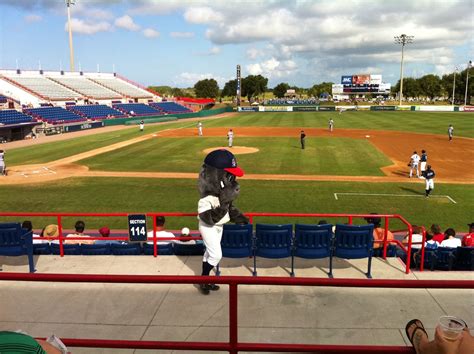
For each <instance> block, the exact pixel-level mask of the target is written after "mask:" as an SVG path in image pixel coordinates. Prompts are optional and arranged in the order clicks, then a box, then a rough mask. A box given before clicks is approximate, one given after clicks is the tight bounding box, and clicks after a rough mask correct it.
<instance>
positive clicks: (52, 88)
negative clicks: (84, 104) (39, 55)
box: [9, 76, 81, 101]
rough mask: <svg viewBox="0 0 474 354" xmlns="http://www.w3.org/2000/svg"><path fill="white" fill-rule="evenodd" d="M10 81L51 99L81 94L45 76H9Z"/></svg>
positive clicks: (78, 96)
mask: <svg viewBox="0 0 474 354" xmlns="http://www.w3.org/2000/svg"><path fill="white" fill-rule="evenodd" d="M9 80H10V81H13V82H16V83H17V84H19V85H20V86H23V87H25V88H26V89H28V90H30V91H32V92H34V93H36V94H37V95H39V96H42V97H45V98H47V99H49V100H51V101H61V100H74V99H76V98H80V97H81V95H80V94H78V93H77V92H74V91H72V90H70V89H68V88H66V87H64V86H61V85H59V84H57V83H55V82H53V81H51V80H49V79H47V78H45V77H40V76H38V77H22V76H18V77H15V78H9Z"/></svg>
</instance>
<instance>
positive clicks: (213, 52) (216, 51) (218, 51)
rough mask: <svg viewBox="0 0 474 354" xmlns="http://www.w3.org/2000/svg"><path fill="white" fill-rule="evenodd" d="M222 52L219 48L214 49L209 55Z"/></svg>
mask: <svg viewBox="0 0 474 354" xmlns="http://www.w3.org/2000/svg"><path fill="white" fill-rule="evenodd" d="M220 52H221V48H219V47H212V48H211V49H210V50H209V55H217V54H219V53H220Z"/></svg>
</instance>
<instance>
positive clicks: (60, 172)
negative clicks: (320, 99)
mask: <svg viewBox="0 0 474 354" xmlns="http://www.w3.org/2000/svg"><path fill="white" fill-rule="evenodd" d="M233 129H234V132H235V136H236V138H235V140H236V142H238V139H239V138H240V137H259V136H265V137H269V136H273V137H295V139H299V132H300V129H299V128H267V127H265V128H255V127H237V128H233ZM227 131H228V128H227V127H224V128H206V130H205V136H225V135H226V134H227ZM305 133H306V135H307V137H308V138H317V137H349V138H353V139H365V140H369V141H370V142H371V143H372V144H373V145H374V146H375V147H376V148H377V149H379V150H380V151H382V152H383V153H384V154H385V155H386V156H388V157H389V158H390V159H391V160H392V162H393V165H391V166H387V167H385V168H383V169H382V170H383V172H384V173H385V175H386V176H382V177H373V176H320V175H318V176H308V175H297V174H287V175H265V174H259V175H246V176H245V177H243V178H245V179H255V180H305V181H358V182H364V181H366V182H413V183H420V181H419V180H417V179H416V178H414V179H411V180H409V179H408V178H407V177H408V167H407V163H408V160H409V157H410V156H411V154H412V153H413V151H415V150H416V151H418V152H419V153H420V152H421V149H425V150H427V152H428V161H429V163H430V164H431V165H433V169H434V170H435V171H436V174H437V178H436V182H437V183H460V184H473V183H474V179H473V178H472V173H471V169H470V167H469V166H470V165H469V162H468V161H469V158H470V156H471V155H472V150H473V149H472V146H473V145H472V144H473V141H474V139H470V138H455V140H453V141H452V142H449V141H448V139H447V138H446V137H445V136H441V135H434V134H417V133H406V132H397V131H378V130H377V131H374V130H359V129H337V130H335V131H333V132H329V131H328V130H326V129H316V128H305ZM157 135H158V136H161V137H186V136H196V135H197V131H196V129H195V128H178V129H167V130H165V131H161V132H159V133H155V134H147V135H143V136H140V137H138V138H135V139H130V140H127V141H124V142H120V143H116V144H113V145H110V146H107V147H102V148H99V149H95V150H91V151H87V152H84V153H81V154H77V155H74V156H69V157H67V158H64V159H60V160H57V161H53V162H50V163H46V164H43V165H27V166H12V167H9V176H8V177H6V178H0V184H2V185H3V184H26V183H37V182H44V181H53V180H58V179H63V178H68V177H73V176H76V177H141V178H197V173H175V172H126V171H124V172H113V171H89V170H88V167H87V166H82V165H80V164H77V162H78V161H80V160H82V159H85V158H88V157H91V156H95V155H98V154H102V153H105V152H108V151H112V150H115V149H118V148H121V147H124V146H128V145H131V144H135V143H138V142H140V141H144V140H147V139H151V138H156V136H157ZM216 148H217V147H216ZM223 148H225V147H223ZM213 149H214V148H211V149H208V150H213ZM206 151H207V150H206ZM232 152H234V153H237V154H238V153H256V152H258V149H255V148H252V147H237V146H236V147H233V148H232Z"/></svg>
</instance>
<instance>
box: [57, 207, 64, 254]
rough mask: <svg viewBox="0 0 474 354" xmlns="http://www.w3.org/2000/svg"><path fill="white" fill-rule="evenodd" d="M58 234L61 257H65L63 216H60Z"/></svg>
mask: <svg viewBox="0 0 474 354" xmlns="http://www.w3.org/2000/svg"><path fill="white" fill-rule="evenodd" d="M58 233H59V256H60V257H64V246H63V225H62V223H61V215H58Z"/></svg>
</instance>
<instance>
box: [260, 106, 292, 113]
mask: <svg viewBox="0 0 474 354" xmlns="http://www.w3.org/2000/svg"><path fill="white" fill-rule="evenodd" d="M260 108H263V110H260ZM259 111H263V112H293V107H292V106H260V107H259Z"/></svg>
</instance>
